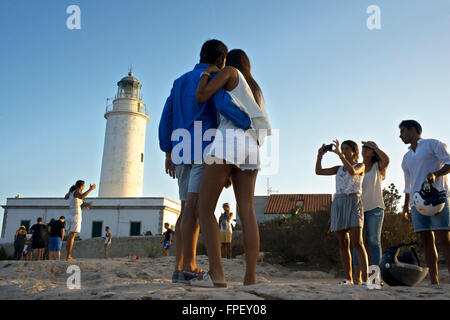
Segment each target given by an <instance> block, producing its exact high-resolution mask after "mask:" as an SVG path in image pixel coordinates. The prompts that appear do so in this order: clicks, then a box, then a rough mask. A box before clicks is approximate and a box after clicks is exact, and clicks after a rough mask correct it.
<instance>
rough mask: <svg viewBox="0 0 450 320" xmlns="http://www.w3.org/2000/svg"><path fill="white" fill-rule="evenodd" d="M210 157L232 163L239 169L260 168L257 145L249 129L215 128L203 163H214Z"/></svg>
mask: <svg viewBox="0 0 450 320" xmlns="http://www.w3.org/2000/svg"><path fill="white" fill-rule="evenodd" d="M212 157H215V158H218V159H221V160H225V161H226V162H227V163H230V164H234V165H235V166H237V167H238V168H239V169H241V170H260V159H259V146H258V142H257V139H256V136H255V134H254V133H253V132H251V131H250V130H249V131H247V132H244V131H243V130H242V129H233V128H230V129H225V128H219V129H217V130H216V135H215V137H214V142H213V143H212V144H211V145H209V149H208V150H207V154H206V157H205V163H206V164H211V162H212V163H214V160H212V159H213V158H212Z"/></svg>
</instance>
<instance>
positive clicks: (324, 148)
mask: <svg viewBox="0 0 450 320" xmlns="http://www.w3.org/2000/svg"><path fill="white" fill-rule="evenodd" d="M332 150H333V145H332V144H328V145H326V146H324V147H323V151H332Z"/></svg>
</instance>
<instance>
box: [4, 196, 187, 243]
mask: <svg viewBox="0 0 450 320" xmlns="http://www.w3.org/2000/svg"><path fill="white" fill-rule="evenodd" d="M85 202H91V203H92V204H91V206H90V208H89V209H88V210H86V209H83V216H82V224H81V232H80V233H79V234H78V235H79V236H80V238H81V239H82V240H84V239H89V238H96V237H103V236H104V235H105V227H106V226H108V227H110V230H111V233H112V235H113V237H129V236H144V235H158V234H162V233H163V232H165V230H163V228H164V223H166V222H167V223H169V225H170V226H171V227H172V228H173V227H174V226H175V224H176V221H177V219H178V216H179V214H180V210H181V208H180V204H178V203H177V202H174V201H172V200H169V199H166V198H163V197H158V198H156V197H155V198H86V199H85ZM2 207H3V209H4V215H3V230H2V235H1V239H0V242H1V243H11V242H14V234H15V233H16V231H17V230H18V229H19V227H20V226H22V225H24V226H25V227H26V228H27V229H29V228H30V227H31V226H32V225H33V224H35V223H37V219H38V218H39V217H41V218H42V223H44V224H47V223H49V221H50V220H51V219H59V217H61V216H67V215H68V212H69V205H68V201H67V200H64V199H63V198H8V199H7V202H6V205H4V206H2Z"/></svg>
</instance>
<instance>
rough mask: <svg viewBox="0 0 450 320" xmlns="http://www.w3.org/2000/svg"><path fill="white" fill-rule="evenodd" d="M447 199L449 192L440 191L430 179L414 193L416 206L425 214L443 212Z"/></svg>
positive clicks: (430, 214)
mask: <svg viewBox="0 0 450 320" xmlns="http://www.w3.org/2000/svg"><path fill="white" fill-rule="evenodd" d="M446 201H447V193H446V192H445V191H441V192H439V191H438V190H437V189H436V188H434V187H433V186H432V185H431V183H429V182H428V180H425V181H424V182H423V183H422V188H421V189H420V190H419V191H417V192H416V193H414V206H415V207H416V209H417V211H419V212H420V214H422V215H424V216H434V215H436V214H438V213H439V212H441V211H442V210H443V209H444V207H445V202H446Z"/></svg>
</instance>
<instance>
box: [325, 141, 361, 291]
mask: <svg viewBox="0 0 450 320" xmlns="http://www.w3.org/2000/svg"><path fill="white" fill-rule="evenodd" d="M330 147H331V148H332V147H334V149H327V146H325V145H322V147H320V148H319V150H318V153H317V161H316V174H317V175H322V176H331V175H336V194H335V195H334V199H333V202H332V203H331V222H330V231H331V232H336V233H337V235H338V238H339V250H340V255H341V260H342V266H343V267H344V272H345V276H346V279H345V280H343V281H341V282H339V285H353V276H352V255H351V252H350V239H351V243H352V244H353V247H354V248H355V250H356V255H357V257H358V262H359V265H360V266H361V271H362V281H363V283H362V284H363V285H365V284H366V283H367V279H368V259H367V252H366V249H365V247H364V243H363V237H362V228H363V225H364V210H363V206H362V201H361V192H362V182H363V178H364V170H365V165H364V163H358V155H359V149H358V145H357V144H356V143H355V142H354V141H351V140H347V141H344V142H342V152H341V150H340V148H339V141H338V140H334V143H333V144H332V145H331V146H330ZM328 151H331V152H333V153H335V154H337V155H338V156H339V159H340V160H341V161H342V164H343V166H342V165H338V166H335V167H332V168H326V169H324V168H322V158H323V155H324V154H325V153H326V152H328Z"/></svg>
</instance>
